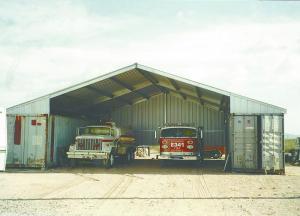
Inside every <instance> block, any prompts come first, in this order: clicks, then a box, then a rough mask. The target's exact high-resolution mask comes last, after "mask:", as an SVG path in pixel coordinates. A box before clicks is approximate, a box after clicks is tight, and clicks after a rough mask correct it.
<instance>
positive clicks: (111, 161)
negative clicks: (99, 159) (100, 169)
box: [105, 153, 115, 169]
mask: <svg viewBox="0 0 300 216" xmlns="http://www.w3.org/2000/svg"><path fill="white" fill-rule="evenodd" d="M114 164H115V156H114V155H113V154H112V153H110V154H109V156H108V159H106V160H105V168H106V169H109V168H111V167H113V166H114Z"/></svg>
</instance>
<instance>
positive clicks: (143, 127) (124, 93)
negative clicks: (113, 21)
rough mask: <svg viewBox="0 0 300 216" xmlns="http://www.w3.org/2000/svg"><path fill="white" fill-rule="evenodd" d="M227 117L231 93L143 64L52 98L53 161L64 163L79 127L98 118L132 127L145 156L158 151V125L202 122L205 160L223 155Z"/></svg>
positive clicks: (51, 146)
mask: <svg viewBox="0 0 300 216" xmlns="http://www.w3.org/2000/svg"><path fill="white" fill-rule="evenodd" d="M228 116H229V97H228V96H225V95H222V94H221V93H219V92H214V91H212V90H209V89H206V88H203V87H201V86H196V85H193V84H192V83H187V82H186V81H185V80H181V79H179V78H178V77H174V76H172V75H169V74H159V73H153V72H151V71H149V70H146V69H144V68H142V67H133V68H129V69H124V70H123V71H118V72H113V73H111V74H108V75H107V76H104V77H102V78H101V79H95V80H90V81H88V82H86V83H85V84H82V86H81V87H80V88H78V87H77V88H74V89H72V88H70V89H69V90H66V91H63V92H60V93H58V94H57V95H54V96H53V97H52V98H51V99H50V121H49V122H50V127H49V128H50V129H49V130H50V132H49V134H50V135H51V136H50V137H49V143H50V145H49V151H48V152H49V154H48V157H49V160H50V163H49V164H53V165H61V166H63V165H64V164H65V163H66V160H65V158H64V155H65V154H64V152H65V151H66V149H67V148H68V146H69V145H70V142H72V140H74V138H75V134H76V128H77V127H79V126H86V125H97V124H99V123H100V121H113V122H116V124H117V125H118V126H119V127H124V128H130V129H131V130H132V131H133V132H134V136H135V137H136V141H137V145H138V146H150V154H148V157H146V158H147V159H155V158H156V157H155V155H158V154H159V146H158V137H159V130H158V128H159V127H161V126H163V125H165V124H170V123H175V124H185V125H187V124H188V125H191V126H195V127H202V128H203V132H204V134H203V138H204V146H205V151H206V161H207V163H210V161H211V160H215V159H219V160H220V159H221V160H224V154H225V152H226V147H225V146H226V143H228V139H227V128H228V125H227V122H228V121H227V120H226V119H227V118H228ZM137 156H138V155H137ZM214 158H215V159H214ZM221 168H222V169H223V167H221Z"/></svg>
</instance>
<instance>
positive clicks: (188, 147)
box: [186, 145, 194, 149]
mask: <svg viewBox="0 0 300 216" xmlns="http://www.w3.org/2000/svg"><path fill="white" fill-rule="evenodd" d="M186 147H187V149H193V148H194V146H193V145H187V146H186Z"/></svg>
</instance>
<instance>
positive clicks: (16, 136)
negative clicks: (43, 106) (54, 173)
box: [7, 115, 48, 167]
mask: <svg viewBox="0 0 300 216" xmlns="http://www.w3.org/2000/svg"><path fill="white" fill-rule="evenodd" d="M7 126H8V127H7V130H8V137H7V141H8V153H7V166H13V167H45V166H46V160H45V156H46V153H47V152H46V149H47V148H46V146H47V144H48V139H47V137H48V136H47V133H48V115H36V116H35V115H27V116H18V115H8V116H7Z"/></svg>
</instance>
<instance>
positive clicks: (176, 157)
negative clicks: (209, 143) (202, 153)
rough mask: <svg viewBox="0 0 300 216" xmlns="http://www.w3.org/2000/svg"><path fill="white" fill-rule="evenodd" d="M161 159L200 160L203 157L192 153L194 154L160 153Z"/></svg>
mask: <svg viewBox="0 0 300 216" xmlns="http://www.w3.org/2000/svg"><path fill="white" fill-rule="evenodd" d="M158 159H159V160H200V159H201V157H199V156H196V155H192V156H186V155H185V156H180V155H159V156H158Z"/></svg>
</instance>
